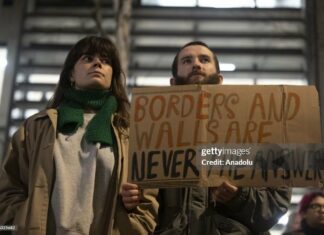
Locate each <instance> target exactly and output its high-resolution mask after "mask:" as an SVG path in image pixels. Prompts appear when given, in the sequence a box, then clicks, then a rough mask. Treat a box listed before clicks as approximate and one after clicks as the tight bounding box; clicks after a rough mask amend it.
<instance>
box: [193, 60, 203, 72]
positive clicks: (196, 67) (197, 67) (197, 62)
mask: <svg viewBox="0 0 324 235" xmlns="http://www.w3.org/2000/svg"><path fill="white" fill-rule="evenodd" d="M192 68H193V69H194V70H200V69H201V63H200V60H199V59H198V58H196V59H194V61H193V65H192Z"/></svg>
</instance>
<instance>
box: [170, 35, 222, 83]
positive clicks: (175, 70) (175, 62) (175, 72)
mask: <svg viewBox="0 0 324 235" xmlns="http://www.w3.org/2000/svg"><path fill="white" fill-rule="evenodd" d="M195 45H199V46H203V47H206V48H207V49H209V50H210V51H211V52H212V53H213V55H214V61H215V65H216V71H217V73H219V72H220V69H219V61H218V58H217V56H216V54H215V53H214V52H213V51H212V49H210V47H209V46H208V45H207V44H206V43H204V42H202V41H192V42H189V43H187V44H185V45H184V46H183V47H181V48H180V49H179V51H178V52H177V54H176V56H175V57H174V59H173V62H172V76H173V77H177V76H178V58H179V54H180V52H181V51H182V50H183V49H184V48H186V47H188V46H195Z"/></svg>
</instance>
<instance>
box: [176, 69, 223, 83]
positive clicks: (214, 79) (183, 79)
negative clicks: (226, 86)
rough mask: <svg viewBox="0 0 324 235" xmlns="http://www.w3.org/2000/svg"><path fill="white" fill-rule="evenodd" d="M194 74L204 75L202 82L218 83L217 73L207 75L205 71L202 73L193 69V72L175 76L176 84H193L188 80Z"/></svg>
mask: <svg viewBox="0 0 324 235" xmlns="http://www.w3.org/2000/svg"><path fill="white" fill-rule="evenodd" d="M194 75H202V76H204V77H206V79H205V80H204V81H203V83H202V84H219V83H220V81H219V78H218V74H217V73H214V74H211V75H209V76H207V75H206V74H205V73H202V72H199V71H193V72H191V73H189V74H188V76H187V77H181V76H177V77H175V82H176V85H187V84H195V83H192V82H191V81H190V77H191V76H194Z"/></svg>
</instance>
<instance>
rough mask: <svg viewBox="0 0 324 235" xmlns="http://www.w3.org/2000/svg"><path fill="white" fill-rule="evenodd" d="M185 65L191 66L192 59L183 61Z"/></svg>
mask: <svg viewBox="0 0 324 235" xmlns="http://www.w3.org/2000/svg"><path fill="white" fill-rule="evenodd" d="M182 63H183V64H190V63H191V59H184V60H182Z"/></svg>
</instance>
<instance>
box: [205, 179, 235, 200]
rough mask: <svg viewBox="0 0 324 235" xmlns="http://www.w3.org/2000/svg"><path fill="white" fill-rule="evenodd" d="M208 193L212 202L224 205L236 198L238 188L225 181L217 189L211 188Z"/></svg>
mask: <svg viewBox="0 0 324 235" xmlns="http://www.w3.org/2000/svg"><path fill="white" fill-rule="evenodd" d="M210 191H211V195H212V200H213V201H214V202H216V201H217V202H221V203H226V202H228V201H230V200H231V199H233V198H234V197H235V196H236V194H237V192H238V187H236V186H234V185H232V184H230V183H228V182H226V181H225V182H224V183H222V184H221V185H220V186H219V187H212V188H211V190H210Z"/></svg>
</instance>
